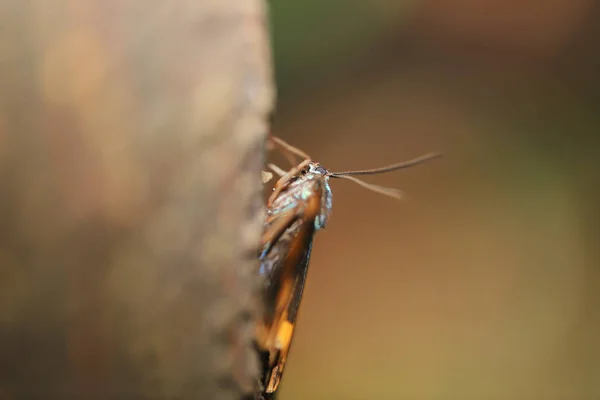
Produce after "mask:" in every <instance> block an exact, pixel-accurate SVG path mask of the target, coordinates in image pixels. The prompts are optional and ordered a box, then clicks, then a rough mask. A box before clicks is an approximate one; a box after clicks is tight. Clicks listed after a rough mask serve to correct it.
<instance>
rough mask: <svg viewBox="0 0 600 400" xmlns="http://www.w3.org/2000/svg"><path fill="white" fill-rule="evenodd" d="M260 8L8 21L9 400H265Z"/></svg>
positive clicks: (208, 2)
mask: <svg viewBox="0 0 600 400" xmlns="http://www.w3.org/2000/svg"><path fill="white" fill-rule="evenodd" d="M266 31H267V29H266V12H265V9H264V4H263V1H262V0H250V1H243V2H240V1H235V0H199V1H198V0H195V1H189V0H172V1H159V0H126V1H123V0H103V1H93V0H77V1H68V0H33V1H21V0H7V1H3V2H1V3H0V32H1V33H0V35H1V38H2V40H1V41H0V43H1V44H0V65H1V67H0V68H1V71H2V73H1V74H0V190H1V193H0V398H1V399H4V400H11V399H44V400H48V399H59V398H60V399H86V400H88V399H91V400H93V399H109V398H110V399H238V398H240V396H241V395H242V394H243V393H247V392H249V391H252V390H253V387H254V385H255V379H256V375H257V373H258V364H257V360H256V356H255V354H254V352H253V350H252V347H251V340H252V335H253V329H254V328H253V321H252V318H253V313H254V305H253V304H254V301H253V290H254V289H253V288H254V285H255V282H254V271H255V268H256V260H255V259H253V258H252V257H249V258H248V256H247V254H248V250H249V249H252V248H255V247H256V245H257V243H258V240H259V236H260V232H261V228H262V224H261V215H260V213H261V212H262V200H261V193H262V192H261V181H260V179H261V178H260V170H261V168H262V164H263V144H264V138H265V135H266V132H267V122H266V121H267V115H268V113H269V112H270V109H271V105H272V98H273V95H272V92H273V91H272V83H271V65H270V63H271V60H270V47H269V43H268V36H267V33H266Z"/></svg>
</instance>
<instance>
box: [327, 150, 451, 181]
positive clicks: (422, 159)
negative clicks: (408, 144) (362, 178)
mask: <svg viewBox="0 0 600 400" xmlns="http://www.w3.org/2000/svg"><path fill="white" fill-rule="evenodd" d="M441 156H442V155H441V154H440V153H429V154H425V155H422V156H420V157H417V158H414V159H412V160H408V161H402V162H400V163H396V164H392V165H388V166H386V167H381V168H373V169H364V170H359V171H343V172H331V173H330V174H331V176H335V177H342V176H348V175H375V174H383V173H385V172H390V171H396V170H399V169H404V168H409V167H412V166H415V165H417V164H421V163H424V162H425V161H429V160H432V159H434V158H438V157H441Z"/></svg>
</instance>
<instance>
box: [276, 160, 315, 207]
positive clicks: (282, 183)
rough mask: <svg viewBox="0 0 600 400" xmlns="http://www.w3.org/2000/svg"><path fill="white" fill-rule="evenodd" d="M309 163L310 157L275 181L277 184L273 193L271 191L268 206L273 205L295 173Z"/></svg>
mask: <svg viewBox="0 0 600 400" xmlns="http://www.w3.org/2000/svg"><path fill="white" fill-rule="evenodd" d="M308 164H310V159H309V158H307V159H306V160H304V161H302V162H301V163H300V164H298V165H296V166H295V167H294V168H292V169H290V170H289V171H288V172H286V173H285V175H283V176H282V177H281V178H279V180H278V181H277V183H275V186H274V187H273V193H271V196H269V200H268V201H267V208H271V206H272V205H273V202H274V201H275V199H276V198H277V197H278V196H279V194H280V193H281V191H282V190H283V188H284V187H285V185H286V184H287V183H288V182H289V181H290V180H291V179H292V178H293V177H294V176H295V175H297V174H298V173H299V172H300V171H302V170H303V169H304V168H306V166H307V165H308Z"/></svg>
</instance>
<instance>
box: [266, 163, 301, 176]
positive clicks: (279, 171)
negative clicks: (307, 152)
mask: <svg viewBox="0 0 600 400" xmlns="http://www.w3.org/2000/svg"><path fill="white" fill-rule="evenodd" d="M294 165H296V164H294ZM267 166H268V167H269V169H270V170H271V171H273V172H275V173H276V174H277V175H279V176H284V175H285V171H284V170H282V169H281V168H279V167H278V166H277V165H275V164H270V163H269V164H267Z"/></svg>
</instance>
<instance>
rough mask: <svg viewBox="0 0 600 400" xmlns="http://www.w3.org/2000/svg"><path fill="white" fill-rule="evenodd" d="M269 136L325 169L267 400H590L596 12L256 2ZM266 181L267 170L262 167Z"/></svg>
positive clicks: (542, 5)
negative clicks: (423, 158)
mask: <svg viewBox="0 0 600 400" xmlns="http://www.w3.org/2000/svg"><path fill="white" fill-rule="evenodd" d="M270 7H271V9H270V12H271V29H272V35H273V39H272V40H273V46H274V60H275V67H276V79H277V84H278V103H277V110H276V113H275V116H274V126H273V129H274V133H275V134H276V135H279V136H281V137H282V138H284V139H286V140H288V141H290V142H291V143H293V144H294V145H297V146H298V147H300V148H302V149H303V150H304V151H306V152H307V153H309V154H310V155H311V156H312V157H313V158H315V159H316V160H318V161H320V162H321V163H322V164H324V165H325V166H326V167H327V168H330V169H332V170H346V169H361V168H369V167H376V166H381V165H386V164H389V163H392V162H396V161H400V160H403V159H408V158H412V157H414V156H417V155H420V154H421V153H425V152H429V151H435V150H438V151H442V152H443V153H444V154H445V157H444V158H442V159H440V160H436V161H433V162H431V163H429V164H426V165H422V166H419V167H417V168H415V169H411V170H406V171H403V172H397V173H391V174H387V175H382V176H374V177H369V178H368V180H369V181H370V182H374V183H377V184H382V185H386V186H393V187H397V188H400V189H402V190H403V191H405V192H406V193H407V199H406V201H403V202H397V201H394V200H392V199H389V198H386V197H383V196H380V195H377V194H375V193H372V192H368V191H366V190H365V189H363V188H361V187H359V186H357V185H354V184H352V183H351V182H348V181H334V182H332V190H333V193H334V202H333V204H334V205H333V214H332V218H331V220H330V222H329V226H328V227H327V229H326V230H325V231H323V232H320V233H319V234H318V235H317V237H316V240H315V244H314V247H313V255H312V261H311V264H310V270H309V277H308V284H307V287H306V291H305V294H304V299H303V303H302V308H301V311H300V316H299V319H298V324H297V329H296V335H295V338H294V343H293V347H292V352H291V355H290V359H289V362H288V365H287V369H286V375H285V377H284V381H283V384H282V386H281V390H280V399H281V400H293V399H343V400H362V399H379V400H381V399H598V398H600V311H599V310H598V306H599V305H600V291H599V290H600V246H598V244H600V240H599V238H600V218H599V212H598V208H599V206H600V161H599V157H600V135H599V134H598V129H599V128H600V7H599V6H598V5H597V2H593V1H586V0H544V1H542V0H529V1H524V2H523V1H516V0H452V1H449V0H448V1H443V0H411V1H391V0H371V1H364V0H320V1H317V0H302V1H301V0H272V1H271V2H270ZM281 164H283V163H281Z"/></svg>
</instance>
